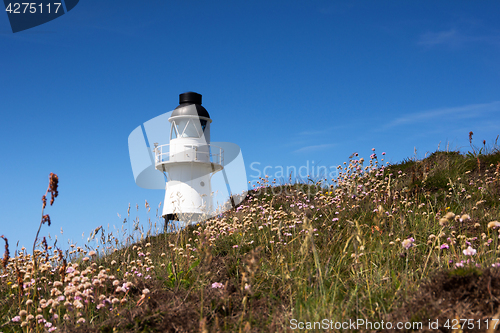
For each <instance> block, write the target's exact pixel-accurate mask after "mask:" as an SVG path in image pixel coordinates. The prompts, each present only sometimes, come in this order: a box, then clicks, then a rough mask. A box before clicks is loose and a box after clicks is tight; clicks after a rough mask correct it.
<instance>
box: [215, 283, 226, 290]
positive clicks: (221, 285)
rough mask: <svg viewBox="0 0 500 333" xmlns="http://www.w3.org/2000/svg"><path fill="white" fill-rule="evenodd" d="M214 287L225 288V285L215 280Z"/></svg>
mask: <svg viewBox="0 0 500 333" xmlns="http://www.w3.org/2000/svg"><path fill="white" fill-rule="evenodd" d="M212 288H214V289H215V288H219V289H222V288H224V285H223V284H222V283H220V282H214V283H212Z"/></svg>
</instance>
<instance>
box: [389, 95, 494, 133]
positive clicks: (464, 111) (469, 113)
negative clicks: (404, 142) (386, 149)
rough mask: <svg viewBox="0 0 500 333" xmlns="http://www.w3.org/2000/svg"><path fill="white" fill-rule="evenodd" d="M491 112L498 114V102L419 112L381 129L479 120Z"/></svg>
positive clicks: (398, 119) (397, 119)
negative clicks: (454, 120)
mask: <svg viewBox="0 0 500 333" xmlns="http://www.w3.org/2000/svg"><path fill="white" fill-rule="evenodd" d="M491 112H495V113H498V112H500V101H494V102H491V103H484V104H469V105H464V106H458V107H447V108H439V109H433V110H426V111H421V112H417V113H413V114H409V115H405V116H403V117H399V118H396V119H394V120H393V121H392V122H390V123H389V124H387V125H385V126H384V128H383V129H384V130H385V129H388V128H391V127H396V126H401V125H412V124H415V123H421V122H427V121H432V120H438V119H439V118H443V121H446V118H447V117H453V119H466V118H479V117H483V116H484V115H485V114H486V113H491Z"/></svg>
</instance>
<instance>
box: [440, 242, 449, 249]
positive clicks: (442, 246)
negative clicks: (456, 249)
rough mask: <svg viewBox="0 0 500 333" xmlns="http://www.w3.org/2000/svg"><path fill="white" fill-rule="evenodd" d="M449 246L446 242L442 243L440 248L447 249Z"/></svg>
mask: <svg viewBox="0 0 500 333" xmlns="http://www.w3.org/2000/svg"><path fill="white" fill-rule="evenodd" d="M449 248H450V247H449V246H448V244H446V243H444V244H443V245H441V250H442V249H449Z"/></svg>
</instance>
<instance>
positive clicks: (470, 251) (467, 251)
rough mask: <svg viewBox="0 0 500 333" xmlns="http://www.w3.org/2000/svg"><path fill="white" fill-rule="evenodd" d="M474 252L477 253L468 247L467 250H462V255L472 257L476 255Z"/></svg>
mask: <svg viewBox="0 0 500 333" xmlns="http://www.w3.org/2000/svg"><path fill="white" fill-rule="evenodd" d="M476 252H477V251H476V250H474V249H473V248H472V247H471V246H470V245H469V247H468V248H466V249H465V250H464V254H465V255H466V256H473V255H475V254H476Z"/></svg>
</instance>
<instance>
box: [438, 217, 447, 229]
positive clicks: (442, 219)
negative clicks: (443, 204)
mask: <svg viewBox="0 0 500 333" xmlns="http://www.w3.org/2000/svg"><path fill="white" fill-rule="evenodd" d="M447 224H448V219H446V218H444V217H443V218H440V219H439V225H440V226H442V227H444V226H445V225H447Z"/></svg>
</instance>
